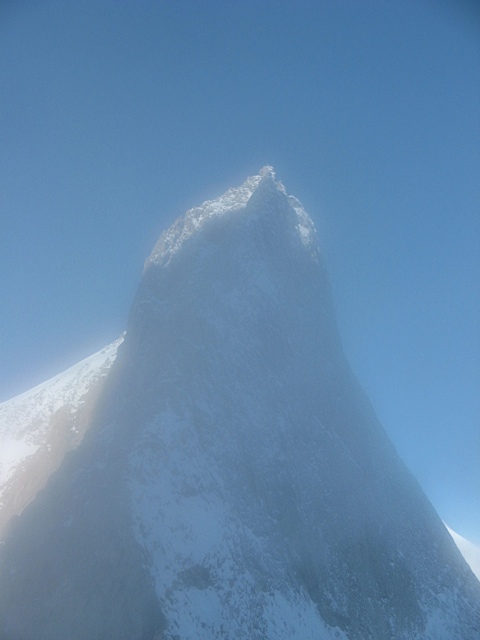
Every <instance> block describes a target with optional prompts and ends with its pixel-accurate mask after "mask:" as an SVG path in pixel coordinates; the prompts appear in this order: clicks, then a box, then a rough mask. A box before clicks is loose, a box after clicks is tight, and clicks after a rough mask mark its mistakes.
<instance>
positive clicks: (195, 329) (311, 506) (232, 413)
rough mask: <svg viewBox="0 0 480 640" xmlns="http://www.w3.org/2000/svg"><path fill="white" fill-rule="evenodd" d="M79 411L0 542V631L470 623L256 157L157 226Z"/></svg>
mask: <svg viewBox="0 0 480 640" xmlns="http://www.w3.org/2000/svg"><path fill="white" fill-rule="evenodd" d="M91 422H92V423H91V425H90V428H89V430H88V432H87V433H86V435H85V438H84V439H83V441H82V443H81V444H80V445H79V446H78V447H77V448H76V449H75V451H73V452H72V453H71V454H70V455H69V456H66V457H65V459H64V460H63V462H62V464H61V466H60V467H59V469H58V471H57V472H56V473H55V474H54V475H53V476H51V478H50V480H49V482H48V484H47V486H46V487H45V490H44V491H42V492H39V493H38V495H37V497H36V498H35V500H34V501H33V502H32V503H31V504H30V505H29V507H28V508H27V509H25V510H24V512H23V513H22V514H21V516H20V517H19V518H18V519H17V521H16V522H15V523H14V526H12V529H11V532H10V533H9V536H8V537H7V538H6V540H5V544H4V545H3V548H1V550H0V562H1V564H0V625H3V626H0V635H1V636H2V638H4V639H5V640H17V639H18V638H22V639H23V640H34V639H35V640H47V639H48V640H57V639H58V640H60V638H62V639H63V638H64V637H66V636H68V637H69V638H71V640H77V639H78V640H81V639H84V638H87V637H88V638H109V637H111V638H115V639H116V640H137V639H138V640H140V639H143V638H155V639H157V640H158V639H160V638H162V639H165V640H187V639H188V640H196V639H198V640H200V639H201V640H220V639H222V640H223V639H224V638H229V639H234V638H249V639H250V640H265V639H269V640H270V639H271V640H273V639H275V640H290V639H291V638H298V639H299V640H300V638H301V639H310V638H311V639H312V640H313V639H315V640H334V639H337V640H366V639H370V640H385V638H395V640H478V637H479V631H480V585H479V583H478V581H477V580H476V579H475V577H474V576H473V574H472V572H471V571H470V570H469V568H468V566H467V565H466V563H465V561H464V560H463V558H462V556H461V554H460V553H459V551H458V550H457V548H456V546H455V544H454V542H453V540H452V538H451V536H450V535H449V533H448V532H447V530H446V529H445V527H444V525H443V523H442V522H441V520H440V519H439V517H438V515H437V514H436V512H435V510H434V509H433V507H432V506H431V505H430V503H429V502H428V500H427V498H426V497H425V495H424V494H423V492H422V490H421V489H420V487H419V485H418V483H417V482H416V481H415V479H414V478H413V477H412V476H411V474H410V473H409V472H408V470H407V469H406V468H405V466H404V465H403V463H402V461H401V460H400V459H399V458H398V455H397V453H396V451H395V449H394V447H393V446H392V444H391V443H390V441H389V439H388V438H387V436H386V434H385V432H384V431H383V429H382V428H381V426H380V425H379V423H378V421H377V419H376V417H375V414H374V412H373V410H372V408H371V406H370V404H369V402H368V400H367V399H366V398H365V395H364V393H363V391H362V389H361V388H360V386H359V385H358V383H357V382H356V380H355V378H354V376H353V375H352V373H351V371H350V369H349V366H348V363H347V362H346V360H345V357H344V354H343V352H342V347H341V342H340V338H339V335H338V331H337V327H336V322H335V315H334V310H333V302H332V299H331V294H330V288H329V284H328V279H327V277H326V273H325V268H324V265H323V261H322V256H321V252H320V249H319V246H318V241H317V238H316V233H315V230H314V226H313V223H312V222H311V220H310V218H309V217H308V215H307V214H306V213H305V211H304V210H303V208H302V206H301V204H300V203H299V202H298V200H296V199H295V198H292V197H291V196H288V195H287V193H286V191H285V189H284V187H283V185H281V183H279V182H278V181H277V180H276V178H275V175H274V173H273V170H272V169H271V168H270V167H266V168H265V169H264V170H262V171H261V172H260V174H259V175H258V176H253V177H251V178H249V179H247V181H246V182H245V183H244V184H243V185H241V186H240V187H238V188H236V189H230V190H229V191H228V192H227V193H226V194H224V195H223V196H221V197H220V198H218V199H216V200H211V201H207V202H206V203H204V204H203V205H202V206H200V207H197V208H195V209H192V210H191V211H189V212H187V214H186V215H185V216H184V217H183V218H182V219H180V220H179V221H177V222H176V223H175V224H174V225H173V226H172V228H171V229H169V230H168V231H167V232H165V233H164V234H163V235H162V237H161V239H160V241H159V242H158V243H157V245H156V247H155V248H154V250H153V252H152V255H151V256H150V258H149V259H148V260H147V262H146V266H145V271H144V275H143V279H142V282H141V284H140V287H139V290H138V292H137V296H136V298H135V301H134V304H133V306H132V310H131V313H130V317H129V322H128V327H127V334H126V337H125V341H124V344H123V345H122V349H121V350H120V352H119V354H118V358H117V360H116V362H115V365H114V366H113V367H112V370H111V375H110V376H109V377H108V384H106V385H105V388H104V391H103V392H102V398H101V402H99V404H98V407H97V409H96V411H95V412H94V414H93V416H92V420H91Z"/></svg>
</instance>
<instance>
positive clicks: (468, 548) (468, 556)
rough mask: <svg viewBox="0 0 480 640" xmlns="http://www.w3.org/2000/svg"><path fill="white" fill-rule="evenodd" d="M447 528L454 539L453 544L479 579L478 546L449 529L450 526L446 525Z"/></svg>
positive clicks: (479, 552) (479, 561)
mask: <svg viewBox="0 0 480 640" xmlns="http://www.w3.org/2000/svg"><path fill="white" fill-rule="evenodd" d="M447 529H448V532H449V533H450V535H451V536H452V538H453V539H454V541H455V544H456V545H457V547H458V548H459V549H460V553H461V554H462V556H463V557H464V558H465V560H466V561H467V563H468V565H469V566H470V569H471V570H472V571H473V573H474V574H475V575H476V576H477V578H478V579H479V580H480V547H477V545H475V544H473V542H470V540H467V539H466V538H464V537H463V536H461V535H460V534H458V533H456V532H455V531H453V530H452V529H450V527H447Z"/></svg>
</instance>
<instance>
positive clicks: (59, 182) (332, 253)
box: [0, 0, 480, 543]
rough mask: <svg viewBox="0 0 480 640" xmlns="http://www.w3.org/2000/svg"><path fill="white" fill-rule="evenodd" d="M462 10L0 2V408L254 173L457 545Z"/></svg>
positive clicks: (474, 55) (477, 98)
mask: <svg viewBox="0 0 480 640" xmlns="http://www.w3.org/2000/svg"><path fill="white" fill-rule="evenodd" d="M477 7H478V5H477V4H476V3H475V2H467V1H465V2H463V1H462V0H457V1H452V2H448V1H447V0H444V1H442V0H437V1H434V0H417V1H415V2H413V1H411V0H402V2H396V3H394V2H389V1H388V0H384V1H379V0H368V1H365V2H358V1H357V0H355V1H353V0H331V1H329V2H324V1H322V0H316V1H312V2H306V1H301V0H300V1H299V0H297V1H295V2H293V0H292V1H287V0H285V1H281V0H277V1H275V2H274V1H267V0H265V1H258V2H252V1H248V0H245V1H241V0H238V1H236V2H229V1H225V0H221V1H220V0H205V1H203V2H199V1H193V0H192V1H188V2H187V1H182V0H175V2H173V1H169V2H167V1H160V0H157V1H139V0H135V1H133V0H132V1H119V0H116V1H113V0H110V1H106V0H105V1H102V0H94V1H89V0H82V2H65V1H47V0H44V1H35V2H34V1H27V0H24V1H23V0H17V1H8V0H3V2H2V3H0V118H1V120H0V136H1V138H0V216H1V217H0V221H1V227H0V304H1V307H0V308H1V312H0V400H5V399H7V398H9V397H11V396H13V395H15V394H17V393H19V392H21V391H24V390H25V389H27V388H29V387H31V386H33V385H34V384H37V383H39V382H41V381H43V380H44V379H46V378H47V377H50V376H52V375H54V374H56V373H58V372H59V371H61V370H62V369H64V368H66V367H67V366H69V365H71V364H73V363H74V362H76V361H77V360H78V359H80V358H82V357H85V356H87V355H89V354H90V353H92V352H93V351H95V350H97V349H99V348H100V347H102V346H103V345H104V344H106V343H108V342H110V341H112V340H113V339H115V338H116V337H117V336H118V335H119V334H120V333H121V332H122V331H123V329H124V327H125V325H126V317H127V314H128V310H129V306H130V303H131V301H132V298H133V295H134V292H135V289H136V286H137V284H138V282H139V278H140V275H141V270H142V266H143V261H144V259H145V258H146V256H147V255H148V253H149V252H150V250H151V248H152V247H153V244H154V242H155V240H156V238H157V236H158V235H159V234H160V232H161V231H162V230H163V228H165V227H166V226H168V225H169V224H170V223H171V222H173V220H174V219H175V218H177V217H178V216H179V215H181V214H182V213H183V212H184V210H185V209H186V208H188V207H191V206H194V205H196V204H199V203H200V202H202V201H203V200H205V199H206V198H211V197H215V196H217V195H219V194H220V193H222V192H223V191H224V190H225V189H226V188H227V187H228V186H230V185H236V184H238V183H240V182H241V181H242V180H243V179H244V178H245V177H246V176H247V175H250V174H252V173H257V171H258V169H259V168H260V167H261V166H262V165H264V164H272V165H274V166H275V168H276V170H277V175H278V177H279V178H280V179H282V180H283V182H284V183H285V185H286V187H287V190H288V191H289V192H290V193H293V194H295V195H297V196H298V197H299V199H300V200H301V201H302V202H303V204H304V206H305V207H306V209H307V210H308V211H309V213H310V214H311V215H312V217H313V218H314V220H315V222H316V225H317V228H318V231H319V234H320V238H321V243H322V246H323V249H324V252H325V255H326V260H327V266H328V270H329V273H330V277H331V282H332V287H333V292H334V296H335V302H336V308H337V313H338V321H339V325H340V330H341V333H342V336H343V341H344V346H345V350H346V353H347V356H348V358H349V360H350V362H351V365H352V368H353V369H354V371H355V373H356V374H357V376H358V377H359V379H360V381H361V383H362V384H363V386H364V388H365V389H366V391H367V393H368V395H369V396H370V399H371V400H372V403H373V404H374V406H375V408H376V410H377V413H378V415H379V417H380V419H381V421H382V423H383V425H384V426H385V428H386V430H387V431H388V432H389V434H390V435H391V437H392V439H393V441H394V442H395V444H396V446H397V448H398V450H399V452H400V453H401V455H402V456H403V458H404V459H405V460H406V462H407V464H408V465H409V467H410V468H411V469H412V471H413V472H414V474H415V475H416V476H417V477H418V479H419V480H420V482H421V484H422V486H423V487H424V489H425V491H426V492H427V494H428V495H429V496H430V498H431V500H432V501H433V503H434V505H435V506H436V508H437V510H438V511H439V513H440V515H441V516H442V517H443V518H444V519H445V520H446V521H447V523H448V524H449V525H450V526H451V527H453V528H454V529H456V530H457V531H458V532H459V533H461V534H462V535H464V536H465V537H467V538H470V539H472V540H473V541H475V542H477V543H480V471H479V469H480V397H479V394H480V391H479V390H480V329H479V320H480V291H479V289H480V287H479V283H480V258H479V256H480V215H479V213H480V212H479V203H480V171H479V170H480V157H479V156H480V118H479V114H480V15H479V14H480V11H479V9H478V8H477Z"/></svg>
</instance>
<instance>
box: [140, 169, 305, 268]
mask: <svg viewBox="0 0 480 640" xmlns="http://www.w3.org/2000/svg"><path fill="white" fill-rule="evenodd" d="M267 185H268V187H269V188H266V189H265V191H266V192H267V193H268V191H270V192H271V193H276V194H277V195H278V194H282V196H283V197H284V198H285V201H286V202H287V203H288V205H290V207H291V209H292V211H294V212H295V214H296V216H297V218H298V223H297V225H296V229H297V232H298V234H299V236H300V238H301V240H302V242H303V244H304V245H305V246H307V247H312V245H314V244H316V232H315V226H314V224H313V222H312V220H311V218H310V216H309V215H308V214H307V213H306V211H305V210H304V208H303V207H302V205H301V203H300V202H299V200H297V198H295V197H294V196H290V195H288V194H287V192H286V190H285V187H284V186H283V184H282V183H281V182H280V181H279V180H276V177H275V171H274V169H273V167H271V166H268V165H267V166H265V167H263V168H262V169H261V170H260V171H259V173H258V175H255V176H250V177H249V178H247V179H246V180H245V182H243V184H241V185H240V186H239V187H234V188H231V189H228V191H226V192H225V193H224V194H223V195H221V196H220V197H218V198H215V199H214V200H206V201H205V202H204V203H203V204H201V205H200V206H199V207H193V208H192V209H189V210H188V211H187V212H186V213H185V215H184V216H183V217H182V218H179V219H178V220H177V221H176V222H175V223H174V224H173V225H172V226H171V227H170V228H169V229H168V230H167V231H165V232H164V233H163V234H162V235H161V236H160V239H159V241H158V242H157V244H156V245H155V247H154V249H153V251H152V253H151V254H150V256H149V257H148V258H147V260H146V262H145V269H147V268H148V266H149V265H150V264H152V263H153V264H163V265H165V264H168V262H169V260H170V258H171V257H172V256H173V255H174V254H176V253H177V252H178V251H179V250H180V248H181V246H182V245H183V243H184V242H185V240H186V239H187V238H189V237H191V236H192V235H193V234H194V233H195V232H197V231H198V230H199V229H200V228H201V227H202V226H203V225H204V224H205V222H206V221H208V220H210V219H212V218H214V217H216V216H221V215H222V216H223V215H226V214H229V213H232V212H235V211H238V210H240V209H244V208H245V207H246V205H247V203H248V202H249V200H250V198H251V197H252V195H253V194H254V193H255V192H257V190H258V189H259V187H261V186H264V187H267Z"/></svg>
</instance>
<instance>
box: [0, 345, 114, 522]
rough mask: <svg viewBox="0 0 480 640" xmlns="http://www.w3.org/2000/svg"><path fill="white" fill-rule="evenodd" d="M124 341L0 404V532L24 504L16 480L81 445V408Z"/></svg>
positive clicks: (55, 463)
mask: <svg viewBox="0 0 480 640" xmlns="http://www.w3.org/2000/svg"><path fill="white" fill-rule="evenodd" d="M122 341H123V337H122V338H120V339H119V340H117V341H115V342H114V343H112V344H110V345H108V346H106V347H104V348H103V349H101V350H100V351H98V353H95V354H94V355H92V356H90V357H88V358H85V359H84V360H82V361H81V362H79V363H77V364H76V365H74V366H73V367H70V368H69V369H67V370H66V371H64V372H63V373H60V374H59V375H57V376H55V377H53V378H51V379H50V380H47V381H46V382H44V383H42V384H40V385H38V386H36V387H34V388H33V389H31V390H29V391H27V392H25V393H22V394H21V395H19V396H16V397H15V398H12V399H11V400H7V401H6V402H3V403H1V404H0V530H1V525H2V522H4V519H5V517H6V515H7V512H8V516H9V517H11V515H13V514H14V513H19V511H20V510H21V509H20V507H21V508H23V507H24V506H25V505H24V504H23V501H22V500H21V499H20V497H19V494H18V486H17V485H18V482H17V483H15V480H18V479H19V478H20V477H22V483H23V484H24V482H25V473H27V474H28V472H29V471H32V472H34V470H35V471H36V472H38V468H37V465H38V463H39V460H41V459H42V457H43V461H42V462H43V466H45V465H46V466H47V467H48V468H47V469H46V473H47V474H49V473H50V472H52V471H53V470H54V469H55V467H56V466H58V464H59V463H60V461H61V458H62V457H63V455H64V454H65V452H66V451H67V450H69V449H71V448H74V447H75V446H77V445H78V444H79V442H80V441H81V439H82V437H83V434H84V430H85V427H86V423H85V421H82V410H85V409H86V408H88V406H89V404H91V398H92V391H93V390H94V389H95V388H97V389H98V388H99V386H100V385H99V383H101V381H102V380H103V378H104V377H105V376H106V375H107V373H108V371H109V369H110V367H111V365H112V363H113V361H114V360H115V357H116V353H117V349H118V346H119V345H120V344H121V342H122ZM59 439H60V440H61V442H58V441H59ZM46 458H48V459H49V462H48V463H47V462H46ZM38 475H42V474H38ZM33 484H35V482H33ZM12 488H15V492H16V495H15V502H16V505H17V508H16V509H15V511H14V512H12V511H11V510H9V509H8V508H7V507H8V502H9V501H8V494H9V492H11V490H12ZM37 488H38V486H37ZM30 497H31V496H30ZM2 512H3V513H2ZM2 518H3V520H2Z"/></svg>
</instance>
